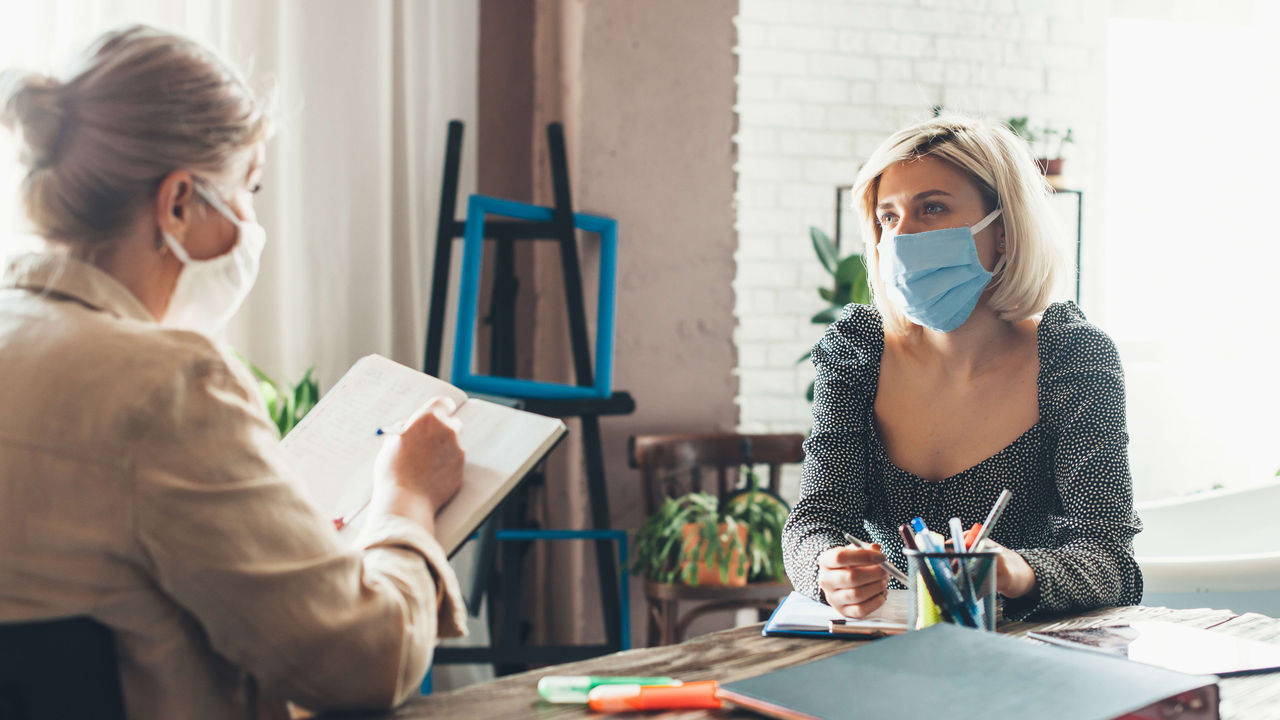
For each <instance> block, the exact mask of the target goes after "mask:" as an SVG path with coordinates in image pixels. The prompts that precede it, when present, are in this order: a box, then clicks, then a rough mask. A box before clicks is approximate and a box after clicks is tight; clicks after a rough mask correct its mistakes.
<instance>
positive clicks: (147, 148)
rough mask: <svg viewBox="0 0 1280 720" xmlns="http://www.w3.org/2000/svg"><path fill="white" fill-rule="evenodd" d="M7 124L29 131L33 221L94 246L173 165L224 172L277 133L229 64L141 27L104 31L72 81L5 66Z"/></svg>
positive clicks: (24, 137) (23, 140)
mask: <svg viewBox="0 0 1280 720" xmlns="http://www.w3.org/2000/svg"><path fill="white" fill-rule="evenodd" d="M0 123H2V124H4V125H5V126H6V127H7V128H9V129H10V130H12V131H14V133H15V134H16V135H17V136H18V138H19V140H20V145H21V148H20V153H21V154H20V157H19V160H20V162H22V163H23V165H24V167H25V170H26V174H25V177H24V178H23V181H22V186H21V191H20V193H21V199H22V203H23V206H24V208H25V210H26V214H27V217H28V218H29V219H30V221H31V224H32V226H33V228H32V229H33V230H34V231H35V232H36V233H37V234H39V235H41V236H43V237H45V238H49V239H57V240H63V241H69V242H79V243H86V244H97V243H102V242H104V241H107V240H109V239H110V238H111V237H113V234H114V233H116V232H117V231H119V230H121V229H122V228H123V227H124V226H125V225H127V224H128V222H129V221H130V220H131V219H132V218H133V216H134V213H135V212H136V211H137V210H138V208H139V207H140V206H141V205H142V204H144V203H145V202H147V201H148V200H149V199H150V198H152V197H153V196H154V194H155V192H156V190H157V189H158V188H159V184H160V182H161V181H162V180H163V179H164V178H165V177H166V176H167V175H169V173H171V172H173V171H174V170H178V169H188V170H191V171H193V172H200V173H205V174H216V173H219V172H222V171H224V170H226V169H227V168H228V167H229V165H230V163H231V162H232V161H233V159H234V158H235V157H236V156H237V154H238V153H239V152H241V151H242V150H244V149H246V148H249V147H251V146H252V145H253V144H254V143H256V142H258V141H260V140H262V139H265V138H266V136H267V134H268V132H269V121H268V112H267V109H266V108H265V107H264V105H263V103H261V102H260V101H259V100H258V99H257V98H256V97H255V95H254V93H253V91H252V90H251V89H250V88H249V86H248V84H247V83H246V82H245V80H244V78H243V77H242V76H241V75H240V74H239V73H238V72H237V71H236V70H235V69H234V67H232V65H231V64H230V63H228V62H226V61H224V60H223V59H221V58H220V57H218V56H217V55H216V54H215V53H214V52H213V51H212V50H210V49H208V48H206V47H204V46H203V45H201V44H199V43H197V42H195V41H194V40H191V39H188V38H185V37H182V36H180V35H174V34H170V33H166V32H162V31H159V30H156V29H154V28H150V27H146V26H141V25H136V26H131V27H126V28H122V29H119V30H115V31H111V32H108V33H106V34H105V35H103V36H101V37H100V38H99V39H98V40H97V41H95V42H94V43H93V44H92V45H91V46H90V48H89V51H88V52H87V54H86V56H85V60H84V63H83V65H82V66H81V67H80V68H79V69H78V71H77V72H75V73H74V74H73V75H72V76H70V77H69V78H68V79H66V80H59V79H57V78H53V77H49V76H45V75H38V74H25V73H21V72H18V71H14V70H7V71H5V72H4V73H0Z"/></svg>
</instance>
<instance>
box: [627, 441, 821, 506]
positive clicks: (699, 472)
mask: <svg viewBox="0 0 1280 720" xmlns="http://www.w3.org/2000/svg"><path fill="white" fill-rule="evenodd" d="M803 445H804V435H802V434H800V433H787V434H758V435H743V434H738V433H706V434H693V435H632V436H631V438H630V440H629V443H628V452H627V457H628V461H629V462H630V464H631V467H633V468H636V469H638V470H640V474H641V477H642V478H643V480H644V486H645V487H644V502H645V513H646V514H648V515H652V514H653V513H654V512H655V511H656V510H657V509H658V506H659V505H660V504H661V503H662V501H663V500H664V499H665V498H668V497H675V496H677V495H680V494H682V493H685V492H689V491H693V492H714V493H715V494H716V495H717V496H718V497H720V498H721V499H723V498H724V497H725V496H727V495H729V494H730V493H732V492H733V491H734V490H738V489H740V488H741V487H743V486H744V484H745V481H746V480H745V478H744V477H743V476H742V473H741V472H740V470H741V468H742V466H744V465H750V466H752V467H754V466H756V465H768V466H769V485H768V489H769V490H771V491H773V492H774V493H775V494H776V493H777V492H778V487H779V485H780V484H781V482H782V466H783V465H786V464H788V463H798V462H800V461H802V460H804V448H803ZM707 471H711V472H712V473H713V474H714V477H715V485H714V487H705V483H704V475H705V473H706V472H707Z"/></svg>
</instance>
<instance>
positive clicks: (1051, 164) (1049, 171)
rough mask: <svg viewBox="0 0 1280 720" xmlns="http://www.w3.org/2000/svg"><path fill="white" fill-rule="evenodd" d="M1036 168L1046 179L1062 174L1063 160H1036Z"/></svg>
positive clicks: (1058, 158) (1057, 158)
mask: <svg viewBox="0 0 1280 720" xmlns="http://www.w3.org/2000/svg"><path fill="white" fill-rule="evenodd" d="M1036 166H1038V167H1039V168H1040V172H1042V173H1044V174H1045V176H1046V177H1053V176H1055V175H1061V174H1062V158H1060V157H1056V158H1036Z"/></svg>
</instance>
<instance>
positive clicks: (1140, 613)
mask: <svg viewBox="0 0 1280 720" xmlns="http://www.w3.org/2000/svg"><path fill="white" fill-rule="evenodd" d="M1152 619H1159V620H1165V621H1173V622H1180V623H1186V624H1188V625H1192V626H1194V627H1200V628H1212V629H1213V630H1214V631H1215V632H1223V633H1227V634H1231V635H1237V636H1240V637H1249V638H1254V639H1258V640H1265V641H1271V642H1277V643H1280V620H1276V619H1273V618H1269V617H1267V616H1265V615H1258V614H1254V613H1249V614H1245V615H1237V614H1235V613H1233V612H1231V611H1229V610H1170V609H1168V608H1152V607H1127V608H1106V609H1103V610H1098V611H1095V612H1091V613H1086V614H1083V615H1077V616H1069V617H1064V618H1059V619H1057V620H1053V621H1048V622H1039V623H1008V624H1006V625H1002V626H1001V627H1000V631H1001V632H1004V633H1008V634H1010V635H1015V636H1021V635H1023V634H1025V633H1026V632H1027V631H1029V630H1049V629H1064V628H1075V627H1096V626H1100V625H1114V624H1120V623H1125V622H1128V621H1130V620H1152ZM760 628H761V626H760V625H759V624H756V625H749V626H746V627H741V628H734V629H732V630H724V631H722V632H717V633H712V634H709V635H703V636H701V637H697V638H694V639H692V640H689V641H686V642H684V643H681V644H679V645H669V646H665V647H656V648H643V649H639V650H627V651H624V652H620V653H614V654H612V655H605V656H603V657H598V658H594V659H591V660H583V661H580V662H574V663H567V664H565V665H557V666H554V667H548V668H542V669H540V670H533V671H530V672H526V673H521V674H519V675H509V676H507V677H504V678H499V679H498V680H494V681H491V682H487V683H481V684H479V685H473V686H471V687H466V688H462V689H460V690H455V691H452V692H446V693H440V694H437V695H430V696H426V697H422V698H417V699H414V700H412V701H410V702H409V703H408V704H406V705H404V706H403V707H401V708H400V709H399V710H397V711H395V712H393V713H383V714H372V715H343V716H341V717H343V718H347V719H348V720H354V719H355V718H362V719H364V720H419V719H420V720H428V719H429V720H441V718H450V719H452V718H457V719H458V720H463V719H465V720H472V719H473V718H504V719H505V718H539V719H553V718H554V719H559V718H588V717H601V716H600V715H596V714H594V713H591V712H590V711H589V710H587V709H586V707H585V706H580V705H551V704H548V703H544V702H542V701H541V700H539V699H538V693H537V684H538V678H540V677H542V676H543V675H669V676H672V677H675V678H678V679H681V680H719V681H720V682H732V681H735V680H742V679H744V678H749V677H753V676H756V675H761V674H763V673H766V672H769V671H770V670H775V669H779V668H783V667H789V666H792V665H796V664H798V663H803V662H807V661H810V660H818V659H821V658H825V657H829V656H831V655H835V654H837V653H840V652H844V651H846V650H849V649H851V648H856V647H859V646H860V645H861V644H862V643H859V642H857V641H851V640H827V639H809V638H781V637H762V636H761V635H760ZM1027 642H1034V641H1032V640H1027ZM1220 686H1221V689H1222V704H1221V713H1222V717H1223V718H1224V720H1253V719H1254V718H1257V719H1261V718H1280V672H1277V673H1270V674H1262V675H1253V676H1246V677H1237V678H1225V679H1223V680H1221V681H1220ZM633 717H637V718H645V719H646V720H648V719H651V718H661V719H662V720H675V719H676V718H680V719H681V720H691V719H692V718H754V717H759V716H758V715H754V714H752V713H749V712H747V711H744V710H736V709H729V708H728V706H726V709H723V710H709V711H708V710H699V711H679V712H666V713H656V712H655V713H645V714H637V715H634V716H633Z"/></svg>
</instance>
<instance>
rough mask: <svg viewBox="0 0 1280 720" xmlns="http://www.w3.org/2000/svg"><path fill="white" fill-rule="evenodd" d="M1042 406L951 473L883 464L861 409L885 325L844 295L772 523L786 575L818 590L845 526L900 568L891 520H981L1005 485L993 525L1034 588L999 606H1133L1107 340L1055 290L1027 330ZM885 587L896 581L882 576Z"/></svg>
mask: <svg viewBox="0 0 1280 720" xmlns="http://www.w3.org/2000/svg"><path fill="white" fill-rule="evenodd" d="M1037 344H1038V347H1039V355H1040V372H1039V376H1038V379H1037V384H1038V386H1039V407H1040V419H1039V420H1038V421H1037V422H1036V424H1035V425H1034V426H1032V428H1031V429H1030V430H1028V431H1027V432H1025V433H1023V434H1022V435H1021V436H1020V437H1018V439H1016V440H1014V441H1013V442H1012V443H1011V444H1010V445H1008V446H1007V447H1005V448H1004V449H1003V450H1001V451H1000V452H998V453H996V454H995V455H992V456H991V457H989V458H987V459H986V460H983V461H982V462H980V463H978V464H977V465H974V466H973V467H971V468H969V469H967V470H965V471H963V472H961V473H959V474H957V475H953V476H951V477H949V478H945V479H943V480H938V481H927V480H924V479H922V478H920V477H918V476H916V475H913V474H912V473H909V472H907V471H905V470H902V469H901V468H899V467H897V466H896V465H894V464H893V462H892V461H891V460H890V459H889V456H888V454H887V453H886V452H885V449H884V446H883V445H882V444H881V442H880V438H879V434H878V432H877V430H876V424H875V421H874V415H873V405H874V403H875V398H876V388H877V385H878V382H879V377H880V359H881V356H882V355H883V353H884V326H883V324H882V322H881V319H880V314H879V313H878V312H877V311H876V309H875V308H874V307H871V306H868V305H849V306H848V307H846V308H845V309H844V311H843V313H842V314H841V316H840V319H839V320H837V321H836V322H835V323H833V324H832V325H831V326H830V327H829V328H828V329H827V332H826V335H825V336H824V337H823V338H822V340H821V341H820V342H819V343H818V344H817V345H815V346H814V348H813V364H814V367H815V368H817V382H816V386H815V392H814V404H813V433H812V435H811V436H810V437H809V439H808V440H807V441H805V445H804V449H805V460H804V473H803V475H802V477H801V481H800V499H799V500H798V501H797V502H796V505H795V507H794V508H793V509H792V511H791V516H790V518H788V519H787V524H786V528H785V530H784V531H783V536H782V547H783V554H784V556H785V559H786V567H787V574H788V575H789V576H790V578H791V582H792V584H793V585H794V586H795V588H796V589H797V590H799V591H800V592H802V593H804V594H805V595H808V596H809V597H812V598H815V599H820V598H821V595H820V593H819V591H818V564H817V558H818V555H820V554H821V553H822V552H824V551H826V550H827V549H829V548H832V547H835V546H837V545H844V544H846V543H845V540H844V533H846V532H849V533H852V534H853V535H855V536H857V537H859V538H861V539H863V540H869V541H871V542H878V543H880V545H881V546H882V547H883V548H884V552H885V554H886V555H887V556H888V557H889V560H890V561H891V562H893V564H895V565H897V566H898V567H899V568H902V569H903V570H905V569H906V557H905V556H904V555H903V553H902V541H901V539H900V538H899V537H898V526H899V525H901V524H902V523H904V522H909V521H910V520H911V518H913V517H916V516H919V517H921V518H923V519H924V521H925V524H926V525H928V526H929V527H930V529H933V530H937V531H939V532H941V533H942V534H944V535H947V536H950V533H949V532H948V531H947V521H948V520H950V519H951V518H952V517H959V518H960V519H961V520H962V521H963V522H964V526H965V527H966V528H967V527H969V526H970V525H971V524H973V523H975V522H982V520H983V519H984V518H985V517H986V514H987V512H988V511H989V510H990V509H991V505H992V503H994V502H995V499H996V497H997V496H998V495H999V494H1000V491H1001V490H1002V489H1003V488H1006V487H1007V488H1009V490H1011V491H1012V492H1013V499H1012V500H1011V501H1010V502H1009V505H1008V507H1006V508H1005V511H1004V514H1003V516H1002V517H1001V518H1000V522H998V523H997V524H996V527H995V528H993V529H992V532H991V538H992V539H993V540H995V541H996V542H998V543H1000V544H1002V545H1004V546H1005V547H1008V548H1010V549H1012V550H1016V551H1017V552H1019V553H1020V554H1021V555H1022V556H1023V557H1024V558H1026V560H1027V563H1028V564H1029V565H1030V566H1031V567H1032V568H1033V569H1034V570H1035V573H1036V584H1037V590H1036V591H1033V592H1032V593H1030V594H1028V595H1027V596H1026V597H1022V598H1018V599H1016V600H1007V599H1006V600H1005V601H1004V615H1005V617H1007V618H1009V619H1014V620H1020V619H1025V618H1028V617H1032V616H1040V615H1048V614H1053V613H1060V612H1066V611H1078V610H1086V609H1092V608H1096V607H1100V606H1103V605H1133V604H1136V603H1137V602H1139V601H1140V600H1141V598H1142V573H1141V571H1140V570H1139V568H1138V565H1137V563H1136V562H1134V559H1133V536H1134V535H1135V534H1136V533H1138V532H1139V531H1140V530H1141V529H1142V524H1141V522H1140V521H1139V520H1138V517H1137V515H1135V514H1134V511H1133V487H1132V481H1131V478H1130V476H1129V459H1128V451H1127V449H1126V448H1127V445H1128V442H1129V436H1128V433H1127V432H1126V431H1125V412H1124V371H1123V369H1122V368H1121V366H1120V358H1119V356H1118V354H1117V353H1116V349H1115V345H1114V343H1112V341H1111V339H1110V338H1109V337H1107V335H1106V334H1105V333H1103V332H1102V331H1101V330H1099V329H1098V328H1097V327H1095V326H1094V325H1092V324H1090V323H1089V322H1088V321H1087V320H1085V317H1084V315H1083V314H1082V313H1081V312H1080V310H1079V308H1077V307H1076V305H1075V303H1070V302H1068V303H1055V304H1053V305H1051V306H1049V308H1048V309H1047V310H1046V311H1045V313H1044V316H1043V318H1042V320H1041V321H1040V327H1039V330H1038V331H1037ZM894 585H895V586H896V583H894Z"/></svg>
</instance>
